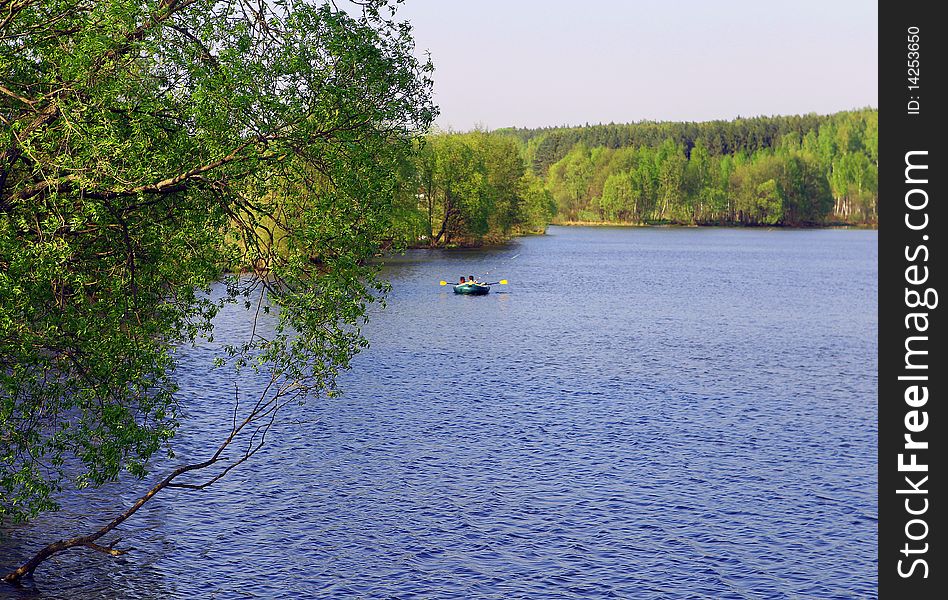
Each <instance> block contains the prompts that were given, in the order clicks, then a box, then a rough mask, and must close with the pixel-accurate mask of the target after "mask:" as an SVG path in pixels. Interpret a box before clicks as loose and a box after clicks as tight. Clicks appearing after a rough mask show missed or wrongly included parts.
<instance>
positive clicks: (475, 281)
mask: <svg viewBox="0 0 948 600" xmlns="http://www.w3.org/2000/svg"><path fill="white" fill-rule="evenodd" d="M467 282H468V283H471V284H474V285H479V284H478V283H477V280H476V279H474V276H473V275H471V276H470V277H468V278H467Z"/></svg>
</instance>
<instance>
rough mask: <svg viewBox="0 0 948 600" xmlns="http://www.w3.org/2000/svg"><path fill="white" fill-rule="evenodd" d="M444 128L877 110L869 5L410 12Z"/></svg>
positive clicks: (463, 6)
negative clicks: (429, 66)
mask: <svg viewBox="0 0 948 600" xmlns="http://www.w3.org/2000/svg"><path fill="white" fill-rule="evenodd" d="M398 16H399V17H400V18H401V19H407V20H408V21H410V22H411V23H412V25H413V27H414V36H415V40H416V43H417V46H418V50H419V52H420V53H421V52H423V51H425V50H427V51H429V52H430V53H431V57H432V60H433V62H434V65H435V75H434V79H435V102H436V103H437V104H438V105H439V106H440V108H441V116H440V117H439V119H438V121H437V124H438V126H439V127H440V128H442V129H451V130H456V131H466V130H469V129H473V128H475V127H481V128H485V129H497V128H500V127H508V126H518V127H542V126H549V125H583V124H585V123H590V124H595V123H609V122H615V123H629V122H635V121H641V120H659V121H706V120H712V119H732V118H734V117H737V116H743V117H750V116H757V115H787V114H802V113H808V112H816V113H821V114H826V113H832V112H836V111H840V110H848V109H852V108H862V107H866V106H871V107H877V106H878V72H877V55H878V11H877V6H876V1H875V0H872V1H864V0H820V1H811V0H797V1H794V2H769V1H766V0H756V1H743V0H742V1H736V0H711V1H709V0H704V1H693V0H664V1H652V0H627V1H621V0H598V1H596V0H589V1H588V2H580V1H578V0H572V1H567V0H507V1H506V2H504V1H501V0H464V1H461V0H406V2H405V4H404V5H403V6H402V7H401V9H400V10H399V13H398Z"/></svg>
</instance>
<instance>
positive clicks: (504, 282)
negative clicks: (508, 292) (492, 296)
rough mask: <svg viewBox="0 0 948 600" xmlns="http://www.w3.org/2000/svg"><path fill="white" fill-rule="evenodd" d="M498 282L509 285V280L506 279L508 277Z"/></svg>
mask: <svg viewBox="0 0 948 600" xmlns="http://www.w3.org/2000/svg"><path fill="white" fill-rule="evenodd" d="M498 283H499V284H500V285H507V280H506V279H501V280H500V281H499V282H498Z"/></svg>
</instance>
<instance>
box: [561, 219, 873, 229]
mask: <svg viewBox="0 0 948 600" xmlns="http://www.w3.org/2000/svg"><path fill="white" fill-rule="evenodd" d="M550 225H555V226H557V227H652V228H662V227H666V228H672V227H675V228H682V229H701V228H709V229H710V228H715V227H719V228H731V229H762V228H764V229H870V230H878V229H879V226H878V224H875V225H871V224H863V225H859V224H853V223H825V224H807V225H781V224H779V223H778V224H773V225H765V224H759V225H748V224H742V223H709V224H688V223H673V222H666V223H634V222H630V221H619V222H615V221H559V222H555V223H550Z"/></svg>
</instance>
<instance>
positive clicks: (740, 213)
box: [495, 110, 878, 225]
mask: <svg viewBox="0 0 948 600" xmlns="http://www.w3.org/2000/svg"><path fill="white" fill-rule="evenodd" d="M495 135H502V136H506V137H509V138H511V139H519V138H521V137H522V138H526V140H527V141H526V142H525V150H524V152H525V153H527V155H530V154H531V153H532V155H533V156H534V167H536V165H537V162H536V161H537V160H539V159H538V158H536V157H539V156H542V154H543V152H544V150H543V144H542V142H538V140H555V147H556V148H557V154H560V151H561V150H564V144H566V143H568V142H569V141H570V140H573V139H575V140H577V141H576V142H575V144H574V145H573V146H572V147H570V148H568V149H566V150H565V151H563V152H562V156H561V158H559V159H558V160H557V161H555V162H553V163H552V164H551V165H550V166H549V168H548V169H547V170H546V171H543V170H542V169H540V170H539V171H538V172H545V173H546V178H545V179H546V184H547V187H548V188H549V190H550V192H551V193H552V195H553V197H554V198H555V199H556V202H557V207H558V213H557V218H558V219H561V220H564V221H570V220H581V221H584V220H594V221H607V222H672V223H681V224H692V225H693V224H728V223H741V224H748V225H751V224H767V225H773V224H781V225H803V224H822V223H832V222H838V223H851V224H874V223H875V222H876V220H877V214H878V164H877V162H876V161H877V160H878V158H877V157H878V149H877V143H878V112H877V111H873V110H863V111H856V112H844V113H839V114H836V115H831V116H828V117H817V116H814V115H808V116H806V117H770V118H760V119H738V120H737V121H733V122H730V123H725V122H717V121H716V122H713V123H697V124H694V123H683V124H682V123H679V124H674V123H665V124H649V123H646V124H636V125H628V126H617V125H609V126H594V127H589V128H576V129H566V130H556V129H554V130H502V131H501V132H498V133H496V134H495ZM662 135H665V136H667V137H664V138H662V137H661V136H662ZM590 140H593V141H598V142H603V141H606V142H608V143H609V144H621V143H639V142H641V145H638V146H630V147H618V148H616V149H613V148H612V147H590V146H588V145H587V144H588V142H589V141H590ZM551 143H552V142H551ZM735 149H737V150H736V151H734V150H735ZM764 175H766V177H765V176H764ZM771 180H772V181H771ZM581 215H582V216H581Z"/></svg>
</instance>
